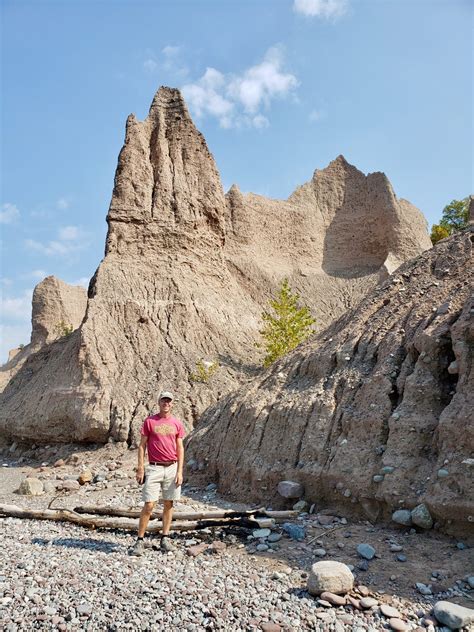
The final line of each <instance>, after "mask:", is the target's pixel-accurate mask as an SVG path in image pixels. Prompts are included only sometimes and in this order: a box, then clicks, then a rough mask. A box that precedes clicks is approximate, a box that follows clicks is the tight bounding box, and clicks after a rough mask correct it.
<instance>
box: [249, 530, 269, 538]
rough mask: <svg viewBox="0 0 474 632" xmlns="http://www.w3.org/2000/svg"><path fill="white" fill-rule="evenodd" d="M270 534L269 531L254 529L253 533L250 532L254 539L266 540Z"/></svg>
mask: <svg viewBox="0 0 474 632" xmlns="http://www.w3.org/2000/svg"><path fill="white" fill-rule="evenodd" d="M270 534H271V531H270V529H255V530H254V531H252V535H253V537H254V538H268V536H269V535H270Z"/></svg>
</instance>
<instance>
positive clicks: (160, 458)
mask: <svg viewBox="0 0 474 632" xmlns="http://www.w3.org/2000/svg"><path fill="white" fill-rule="evenodd" d="M159 405H160V412H159V413H158V414H157V415H151V416H150V417H147V418H146V419H145V422H144V424H143V426H142V429H141V441H140V446H139V448H138V467H137V481H138V483H140V484H141V483H143V482H144V483H145V484H144V487H143V500H144V502H145V504H144V505H143V509H142V512H141V514H140V521H139V523H138V538H137V541H136V542H135V545H134V546H133V548H132V549H131V550H130V554H131V555H143V552H144V550H145V545H144V542H143V538H144V536H145V531H146V528H147V526H148V522H149V520H150V517H151V514H152V512H153V508H154V506H155V503H156V501H157V500H158V498H159V494H160V488H161V493H162V497H163V530H162V537H161V544H160V548H161V549H162V550H163V551H173V550H174V549H175V546H174V544H173V543H172V542H171V540H170V538H169V537H167V536H168V535H169V532H170V527H171V519H172V517H173V501H175V500H179V498H180V496H181V483H182V482H183V462H184V447H183V437H184V434H185V433H184V426H183V424H182V423H181V421H179V419H176V418H175V417H173V416H172V415H171V409H172V407H173V395H172V394H171V393H170V392H168V391H163V392H162V393H161V394H160V399H159ZM145 451H146V452H147V453H148V466H147V468H146V473H145V467H144V458H145Z"/></svg>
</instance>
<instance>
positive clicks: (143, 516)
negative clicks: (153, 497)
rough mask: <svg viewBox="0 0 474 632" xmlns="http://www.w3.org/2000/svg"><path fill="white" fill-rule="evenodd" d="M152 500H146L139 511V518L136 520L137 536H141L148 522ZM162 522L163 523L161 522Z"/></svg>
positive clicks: (151, 511)
mask: <svg viewBox="0 0 474 632" xmlns="http://www.w3.org/2000/svg"><path fill="white" fill-rule="evenodd" d="M154 506H155V503H154V501H150V502H146V503H145V504H144V505H143V509H142V511H141V513H140V520H139V522H138V537H139V538H143V536H144V535H145V531H146V528H147V527H148V523H149V522H150V518H151V514H152V513H153V507H154ZM163 524H164V523H163Z"/></svg>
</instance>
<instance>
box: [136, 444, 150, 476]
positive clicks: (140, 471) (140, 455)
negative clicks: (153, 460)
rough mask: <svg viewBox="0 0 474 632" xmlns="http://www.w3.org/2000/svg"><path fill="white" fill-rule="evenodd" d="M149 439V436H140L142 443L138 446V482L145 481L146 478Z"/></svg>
mask: <svg viewBox="0 0 474 632" xmlns="http://www.w3.org/2000/svg"><path fill="white" fill-rule="evenodd" d="M147 441H148V437H144V436H142V437H141V438H140V445H139V446H138V466H137V482H138V483H140V484H141V483H143V479H144V478H145V465H144V461H145V451H146V444H147Z"/></svg>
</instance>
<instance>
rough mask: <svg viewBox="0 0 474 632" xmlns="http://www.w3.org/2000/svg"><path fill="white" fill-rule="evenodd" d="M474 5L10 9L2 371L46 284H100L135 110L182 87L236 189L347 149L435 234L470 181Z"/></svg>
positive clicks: (5, 45) (287, 183) (198, 2)
mask: <svg viewBox="0 0 474 632" xmlns="http://www.w3.org/2000/svg"><path fill="white" fill-rule="evenodd" d="M473 6H474V5H473V4H472V2H471V0H252V1H250V0H239V1H234V0H212V1H211V0H55V1H50V0H0V7H1V29H2V33H1V35H2V50H1V53H2V57H1V103H2V105H1V133H2V154H1V168H0V174H1V181H0V231H1V234H0V239H1V269H0V289H1V292H2V307H1V322H0V339H1V343H0V363H1V362H5V361H6V360H7V357H8V350H9V349H11V348H13V347H16V346H18V345H19V344H27V343H28V342H29V340H30V333H31V296H32V291H33V288H34V286H35V285H36V284H37V283H38V282H39V281H41V279H43V278H44V277H45V276H47V275H50V274H54V275H55V276H57V277H59V278H60V279H62V280H64V281H66V282H67V283H72V284H78V285H83V286H84V287H86V286H87V283H88V281H89V279H90V277H91V276H92V275H93V273H94V271H95V269H96V268H97V266H98V265H99V263H100V261H101V259H102V257H103V254H104V243H105V235H106V228H107V227H106V222H105V217H106V214H107V210H108V206H109V203H110V198H111V194H112V187H113V179H114V173H115V168H116V165H117V157H118V153H119V151H120V149H121V146H122V143H123V139H124V131H125V121H126V117H127V116H128V114H130V113H131V112H133V113H135V114H136V115H137V116H138V118H140V119H143V118H145V117H146V115H147V112H148V109H149V106H150V104H151V101H152V99H153V96H154V94H155V92H156V90H157V89H158V88H159V86H160V85H167V86H172V87H178V88H180V89H181V90H182V91H183V94H184V96H185V99H186V101H187V103H188V106H189V109H190V111H191V114H192V116H193V119H194V121H195V123H196V125H197V127H198V128H199V129H200V130H201V131H202V132H203V134H204V136H205V138H206V140H207V143H208V146H209V148H210V150H211V152H212V153H213V155H214V158H215V160H216V162H217V166H218V168H219V171H220V173H221V178H222V182H223V186H224V189H225V190H227V189H228V188H229V187H230V186H231V185H232V184H233V183H236V184H238V186H239V187H240V189H241V190H242V191H253V192H255V193H260V194H263V195H266V196H269V197H272V198H280V199H281V198H286V197H288V196H289V195H290V194H291V192H292V191H293V190H294V189H295V188H296V187H297V186H298V185H300V184H303V183H304V182H306V181H308V180H309V179H310V178H311V176H312V174H313V171H314V170H315V169H317V168H318V169H320V168H324V167H325V166H327V164H328V163H329V162H330V161H331V160H333V159H334V158H336V157H337V156H338V155H339V154H343V155H344V156H345V158H346V159H347V160H348V161H349V162H350V163H351V164H353V165H355V166H356V167H358V168H359V169H360V170H361V171H363V172H364V173H369V172H373V171H383V172H385V173H386V174H387V176H388V177H389V179H390V181H391V182H392V185H393V187H394V190H395V192H396V194H397V195H398V196H399V197H402V198H405V199H408V200H410V202H412V203H413V204H415V205H416V206H417V207H418V208H420V209H421V210H422V211H423V213H424V214H425V216H426V218H427V221H428V222H429V224H432V223H435V222H436V221H437V220H438V219H439V218H440V216H441V213H442V209H443V207H444V206H445V205H446V204H447V203H449V202H450V201H451V200H452V199H459V198H463V197H465V196H466V195H469V194H470V193H472V192H473V190H474V185H473V153H472V147H473V146H474V138H473V118H472V113H473V51H472V26H473Z"/></svg>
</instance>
